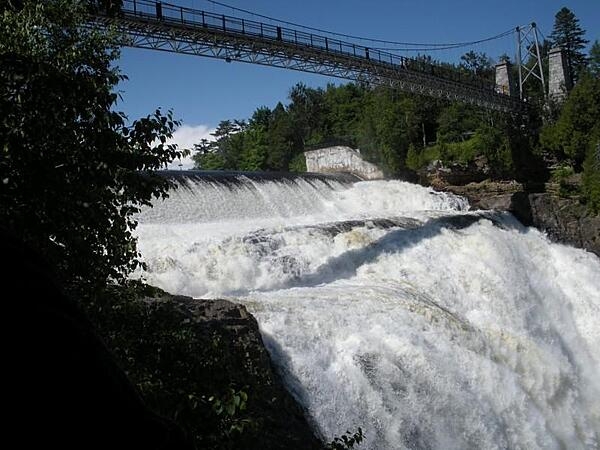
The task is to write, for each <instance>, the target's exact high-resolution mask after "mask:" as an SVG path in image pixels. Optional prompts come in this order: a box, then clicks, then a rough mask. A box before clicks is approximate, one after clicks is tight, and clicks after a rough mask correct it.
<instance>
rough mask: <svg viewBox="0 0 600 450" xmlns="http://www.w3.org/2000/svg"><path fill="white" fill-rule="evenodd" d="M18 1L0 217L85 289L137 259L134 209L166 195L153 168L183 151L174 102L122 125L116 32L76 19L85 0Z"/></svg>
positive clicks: (10, 26) (4, 74)
mask: <svg viewBox="0 0 600 450" xmlns="http://www.w3.org/2000/svg"><path fill="white" fill-rule="evenodd" d="M16 3H20V5H19V6H18V7H17V6H14V4H16ZM14 4H11V2H8V3H7V2H3V6H2V8H1V10H0V12H1V14H0V36H1V38H0V110H1V111H2V119H1V120H0V145H1V149H2V150H1V154H2V157H1V159H0V180H2V182H1V183H0V205H1V207H0V223H2V224H3V225H4V226H5V227H6V228H8V229H9V230H11V231H12V232H13V233H14V234H16V235H17V236H18V237H19V238H22V239H23V240H24V241H25V242H26V243H28V244H29V245H30V246H32V247H33V248H36V249H38V250H39V251H40V253H41V254H42V255H43V256H44V257H45V258H46V259H47V261H48V263H49V264H50V265H51V266H52V267H54V268H55V270H56V276H57V278H58V280H57V281H58V282H60V283H62V284H63V286H65V289H66V290H67V291H70V292H73V293H78V294H80V295H81V294H83V295H85V296H89V295H90V294H91V293H92V292H94V291H95V290H96V289H98V288H100V287H103V286H104V285H105V284H106V283H107V281H109V280H117V281H119V280H124V279H125V278H126V276H127V275H128V274H129V273H130V272H131V271H133V270H135V269H136V268H137V267H139V266H140V265H141V264H142V263H141V261H140V254H139V252H138V251H137V248H136V239H135V237H134V235H133V234H132V232H133V230H134V229H135V227H136V225H137V222H136V220H135V217H134V215H135V213H137V212H139V211H140V207H141V206H142V205H149V204H150V202H151V200H152V199H153V198H155V197H165V196H166V195H167V189H168V187H169V185H168V182H167V181H166V180H165V179H164V178H163V177H160V176H158V175H156V174H154V173H153V172H154V171H155V170H157V169H160V168H163V167H165V165H166V164H167V163H169V162H171V161H172V160H173V159H175V158H178V157H181V156H184V155H185V153H186V152H180V151H177V149H176V146H174V145H167V144H166V141H167V139H168V138H169V137H171V135H172V132H173V131H174V129H175V128H176V126H177V125H178V123H177V122H176V121H174V120H173V118H172V114H171V113H170V112H168V113H167V114H166V115H164V114H163V113H162V112H161V111H160V110H156V111H155V112H154V114H152V115H150V116H148V117H146V118H142V119H140V120H137V121H134V122H133V123H132V124H131V125H130V126H127V125H126V123H125V119H126V117H125V116H124V114H123V113H119V112H115V111H113V110H112V108H113V106H114V105H115V103H116V101H117V98H118V96H117V94H115V93H114V89H115V87H116V85H117V83H118V82H119V81H120V80H122V79H124V78H125V77H124V76H123V75H121V74H120V73H119V71H118V69H116V68H114V67H112V66H111V64H112V62H113V61H114V60H115V59H116V58H117V57H118V54H119V53H118V51H117V48H116V47H115V39H114V36H112V35H111V34H110V33H105V32H99V31H94V30H90V29H87V28H85V27H84V26H83V24H84V23H85V18H86V15H87V10H86V8H87V7H89V4H88V3H87V2H80V1H76V0H48V1H45V2H38V1H35V0H25V1H22V2H15V3H14Z"/></svg>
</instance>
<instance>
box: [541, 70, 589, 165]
mask: <svg viewBox="0 0 600 450" xmlns="http://www.w3.org/2000/svg"><path fill="white" fill-rule="evenodd" d="M598 122H600V79H599V78H595V77H593V76H591V75H590V74H588V73H585V72H584V73H582V75H581V79H580V81H579V83H577V85H576V86H575V87H574V88H573V90H572V91H571V93H570V94H569V96H568V98H567V100H566V101H565V103H564V105H563V107H562V109H561V112H560V116H559V118H558V120H557V121H556V122H555V123H553V124H551V125H548V126H546V127H544V129H543V130H542V132H541V134H540V143H541V145H542V147H543V148H544V149H545V150H549V151H550V152H551V153H553V154H554V155H556V156H557V157H558V158H559V159H570V160H571V162H572V163H573V164H574V165H575V167H576V168H580V167H581V164H582V163H583V160H584V159H585V157H586V151H587V150H588V148H589V146H590V145H592V144H591V141H592V136H593V133H592V130H593V129H594V127H597V124H598Z"/></svg>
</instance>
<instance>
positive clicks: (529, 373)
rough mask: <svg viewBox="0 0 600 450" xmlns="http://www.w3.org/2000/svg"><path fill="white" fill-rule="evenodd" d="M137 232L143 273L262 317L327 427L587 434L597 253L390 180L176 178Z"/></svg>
mask: <svg viewBox="0 0 600 450" xmlns="http://www.w3.org/2000/svg"><path fill="white" fill-rule="evenodd" d="M178 184H179V188H178V189H176V190H174V191H172V192H171V195H170V197H169V198H168V199H167V200H165V201H157V202H155V204H154V208H151V209H150V208H148V209H145V210H144V211H142V212H141V213H140V215H139V217H138V219H139V222H140V225H139V227H138V229H137V230H136V233H137V236H138V238H139V249H140V251H141V253H142V255H143V258H144V260H145V261H146V262H147V264H148V270H147V271H146V272H144V273H143V274H142V275H143V276H144V278H145V279H146V280H147V281H148V282H149V283H150V284H155V285H157V286H159V287H161V288H163V289H165V290H167V291H170V292H172V293H177V294H184V295H190V296H193V297H196V298H211V297H219V298H229V299H231V300H233V301H237V302H241V303H243V304H245V305H246V306H247V308H248V310H249V311H250V312H251V313H252V314H253V315H254V316H255V317H256V318H257V320H258V322H259V325H260V328H261V333H262V335H263V339H264V341H265V344H266V346H267V348H268V349H269V352H270V353H271V356H272V357H273V359H274V361H275V362H276V364H277V365H278V368H279V370H280V371H281V373H282V374H283V377H284V380H285V382H286V384H287V386H288V388H289V389H290V391H291V392H292V393H293V394H294V395H295V396H296V398H297V399H298V400H299V401H300V402H301V403H302V404H303V405H304V406H305V407H306V408H307V411H308V413H309V414H310V419H311V420H312V421H313V423H314V426H315V428H316V429H317V430H318V431H319V432H321V433H322V434H323V435H324V436H325V437H327V438H329V437H331V436H333V435H334V434H339V433H343V432H344V431H345V430H347V429H355V428H357V427H359V426H360V427H362V428H363V430H365V433H366V436H367V439H366V441H365V443H364V444H363V445H361V447H360V448H365V449H398V448H407V449H408V448H410V449H415V448H416V449H431V448H434V449H465V448H477V449H506V448H524V449H525V448H526V449H535V448H544V449H546V448H557V449H559V448H569V449H578V448H580V449H591V448H600V377H598V373H600V326H598V323H600V289H598V287H599V280H600V260H599V259H598V257H596V256H595V255H592V254H590V253H588V252H585V251H583V250H578V249H574V248H571V247H568V246H563V245H558V244H553V243H551V242H550V241H549V240H548V239H547V237H546V236H545V235H544V234H543V233H541V232H539V231H537V230H535V229H532V228H527V227H524V226H522V225H521V224H520V223H519V222H518V221H517V220H516V219H515V218H514V217H513V216H512V215H510V214H508V213H498V212H489V211H486V212H481V211H479V212H474V211H470V210H469V205H468V203H467V202H466V200H465V199H463V198H461V197H457V196H454V195H452V194H447V193H437V192H434V191H433V190H431V189H429V188H424V187H421V186H417V185H414V184H410V183H406V182H402V181H396V180H391V181H368V182H348V180H336V179H335V178H331V177H330V178H322V179H321V178H319V177H307V178H302V177H291V178H281V179H278V178H271V179H253V178H251V177H244V176H236V177H233V178H228V179H224V180H218V179H214V178H210V177H209V178H202V177H191V178H186V177H181V178H180V179H178Z"/></svg>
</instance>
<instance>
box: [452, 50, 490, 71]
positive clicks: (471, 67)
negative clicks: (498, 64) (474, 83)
mask: <svg viewBox="0 0 600 450" xmlns="http://www.w3.org/2000/svg"><path fill="white" fill-rule="evenodd" d="M460 60H461V61H462V63H461V67H463V68H464V69H466V70H467V71H469V72H472V73H473V74H474V75H477V76H489V75H490V74H491V73H492V71H493V65H492V60H491V59H490V57H489V56H487V55H486V54H485V53H476V52H474V51H473V50H470V51H469V52H467V53H465V54H464V55H462V56H461V57H460Z"/></svg>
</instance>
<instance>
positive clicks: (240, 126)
mask: <svg viewBox="0 0 600 450" xmlns="http://www.w3.org/2000/svg"><path fill="white" fill-rule="evenodd" d="M584 35H585V31H584V30H582V29H581V27H580V25H579V21H578V19H577V18H576V16H575V14H574V13H573V12H572V11H570V10H569V9H568V8H562V9H561V10H560V11H558V13H557V14H556V15H555V23H554V29H553V32H552V34H551V35H550V38H549V39H548V40H545V41H544V42H543V43H542V47H543V49H545V50H547V49H549V48H550V47H554V46H561V47H563V48H564V49H565V53H566V61H567V68H568V72H569V73H570V74H571V76H572V77H573V79H574V81H576V83H575V86H574V88H573V89H572V91H571V92H570V93H569V95H568V97H567V98H566V100H564V101H561V102H558V101H553V100H552V99H549V100H548V99H546V96H545V94H544V93H543V91H542V90H541V84H539V83H536V82H534V81H535V80H534V79H533V78H529V79H528V80H527V81H526V84H525V86H524V91H525V95H526V96H527V97H528V99H529V102H530V104H531V105H532V107H531V108H530V109H529V111H528V114H527V115H521V116H519V117H514V116H513V117H511V116H510V115H507V114H503V113H497V112H492V111H486V110H482V109H480V108H477V107H475V106H471V105H467V104H462V103H452V102H448V101H444V100H440V99H434V98H427V97H423V96H418V95H415V94H410V93H405V92H402V91H400V90H398V89H395V88H393V87H389V86H374V87H373V86H369V85H367V84H360V83H348V84H342V85H334V84H329V85H327V86H326V87H325V88H311V87H308V86H306V85H304V84H302V83H299V84H297V85H296V86H294V87H293V88H292V89H291V90H290V92H289V98H288V100H289V102H288V103H287V104H286V105H284V104H283V103H281V102H280V103H278V104H277V105H276V106H275V107H274V108H272V109H271V108H269V107H267V106H260V107H258V108H257V109H256V110H255V111H254V113H253V115H252V117H250V118H249V119H248V120H223V121H221V122H220V123H219V125H218V126H217V128H216V130H215V131H214V132H213V138H214V139H213V140H210V141H209V140H207V139H204V140H202V141H201V142H199V143H197V144H196V145H195V146H194V150H195V153H194V156H193V157H194V161H195V166H196V168H199V169H206V170H215V169H228V170H247V171H255V170H259V171H264V170H266V171H304V170H305V163H304V157H303V152H304V151H306V150H310V149H312V148H317V147H322V146H327V145H335V144H344V145H348V146H350V147H354V148H359V149H360V150H361V153H362V155H363V156H364V157H365V158H366V159H367V160H369V161H370V162H373V163H375V164H377V165H378V166H379V167H380V168H382V170H383V171H384V173H386V175H388V176H392V177H393V176H403V175H406V173H407V172H411V171H418V170H421V169H423V168H424V167H426V166H427V165H428V164H430V163H432V162H433V161H436V160H437V161H440V162H441V163H442V164H444V165H446V166H452V165H455V166H456V165H458V166H464V167H468V166H470V165H472V164H473V163H474V162H475V161H476V160H482V159H483V160H484V161H485V164H486V166H487V167H488V169H489V173H488V175H489V176H490V177H492V178H499V179H509V178H511V179H512V178H514V179H517V180H519V181H523V182H532V181H546V180H547V179H548V177H549V176H550V177H554V178H556V179H558V181H561V179H562V178H561V177H564V176H565V174H571V173H581V172H583V188H582V189H583V192H582V193H583V196H582V198H583V199H584V200H586V201H587V202H588V204H589V205H590V207H591V208H592V209H593V210H594V211H598V210H600V195H599V193H598V191H599V189H600V188H599V186H600V183H599V181H598V177H599V176H600V175H599V174H598V164H597V163H596V162H595V161H597V157H598V156H597V155H598V140H599V137H598V133H599V131H598V123H600V112H599V108H600V99H599V98H598V96H599V95H600V87H599V84H598V77H599V73H600V43H599V42H598V41H595V43H594V44H593V45H592V47H591V49H590V52H589V54H588V55H586V54H585V52H584V49H585V45H586V44H587V43H588V41H587V40H586V39H584ZM422 58H428V57H425V56H423V57H422ZM503 58H506V57H503ZM429 60H430V58H429ZM527 64H528V65H530V66H532V65H533V64H535V61H534V60H530V61H529V62H528V63H527ZM454 70H458V71H462V72H464V73H478V74H484V75H485V74H487V75H488V76H491V75H492V74H493V61H492V60H491V59H490V58H489V57H488V56H487V55H485V54H481V53H475V52H473V51H471V52H469V53H467V54H465V55H463V56H462V58H461V63H460V64H459V65H458V66H455V67H454ZM544 70H546V71H547V70H548V67H547V63H546V62H545V63H544ZM515 75H516V74H515Z"/></svg>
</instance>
